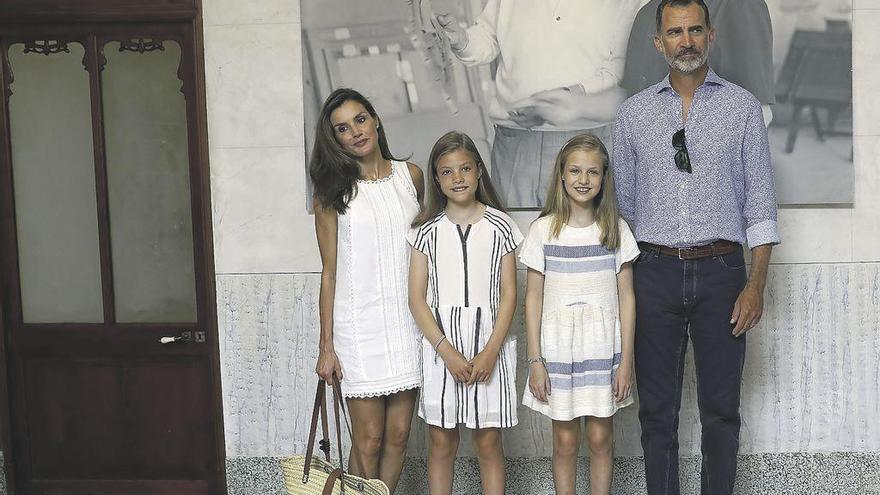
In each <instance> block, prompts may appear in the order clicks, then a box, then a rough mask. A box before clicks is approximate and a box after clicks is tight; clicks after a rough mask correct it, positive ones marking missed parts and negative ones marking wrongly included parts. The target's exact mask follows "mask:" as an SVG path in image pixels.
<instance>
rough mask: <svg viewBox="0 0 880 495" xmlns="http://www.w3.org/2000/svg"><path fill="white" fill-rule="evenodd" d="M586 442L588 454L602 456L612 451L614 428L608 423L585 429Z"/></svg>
mask: <svg viewBox="0 0 880 495" xmlns="http://www.w3.org/2000/svg"><path fill="white" fill-rule="evenodd" d="M587 444H588V445H589V447H590V455H593V456H602V455H611V454H613V453H614V430H613V429H612V428H611V427H610V424H609V425H602V426H598V425H596V426H595V427H592V428H589V429H588V430H587Z"/></svg>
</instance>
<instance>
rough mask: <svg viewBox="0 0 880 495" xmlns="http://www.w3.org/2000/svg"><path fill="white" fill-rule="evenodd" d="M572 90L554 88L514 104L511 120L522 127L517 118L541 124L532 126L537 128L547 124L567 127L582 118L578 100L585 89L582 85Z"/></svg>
mask: <svg viewBox="0 0 880 495" xmlns="http://www.w3.org/2000/svg"><path fill="white" fill-rule="evenodd" d="M575 88H577V89H571V88H554V89H548V90H545V91H539V92H537V93H535V94H533V95H532V96H529V97H528V98H525V99H523V100H520V101H518V102H516V103H514V109H513V110H512V111H511V112H510V118H511V120H513V121H514V122H516V123H517V124H518V125H522V124H521V123H520V122H519V121H518V120H517V118H515V117H518V118H520V119H522V120H526V118H528V119H531V120H533V121H536V122H539V123H537V124H532V125H531V126H525V125H522V126H523V127H526V128H529V127H535V126H537V125H541V124H543V123H545V122H547V123H549V124H551V125H556V126H559V125H566V124H570V123H572V122H574V121H575V120H577V119H579V118H580V110H579V109H580V107H579V106H578V98H579V97H581V96H583V88H581V87H580V85H577V86H575Z"/></svg>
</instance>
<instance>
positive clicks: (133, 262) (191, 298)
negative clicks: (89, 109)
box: [101, 39, 196, 322]
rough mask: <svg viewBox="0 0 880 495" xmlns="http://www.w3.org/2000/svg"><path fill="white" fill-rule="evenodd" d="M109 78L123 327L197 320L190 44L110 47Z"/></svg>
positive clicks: (107, 109) (107, 111)
mask: <svg viewBox="0 0 880 495" xmlns="http://www.w3.org/2000/svg"><path fill="white" fill-rule="evenodd" d="M103 52H104V56H105V57H106V60H107V64H106V66H105V68H104V70H103V72H102V74H101V81H102V91H103V95H102V97H103V103H104V133H105V142H106V144H105V146H106V149H107V182H108V189H109V204H110V239H111V246H112V257H113V287H114V292H115V303H116V306H115V308H116V320H117V321H119V322H194V321H196V295H195V275H194V268H193V267H194V265H193V235H192V217H191V215H192V211H191V204H190V181H189V157H188V152H187V125H186V103H185V100H184V97H183V94H182V93H181V92H180V89H181V85H182V82H181V81H180V79H178V76H177V69H178V65H179V63H180V58H181V50H180V45H179V44H178V43H176V42H174V41H162V42H157V41H154V40H143V39H141V40H133V41H131V42H126V43H120V42H116V41H114V42H110V43H107V44H105V45H104V47H103Z"/></svg>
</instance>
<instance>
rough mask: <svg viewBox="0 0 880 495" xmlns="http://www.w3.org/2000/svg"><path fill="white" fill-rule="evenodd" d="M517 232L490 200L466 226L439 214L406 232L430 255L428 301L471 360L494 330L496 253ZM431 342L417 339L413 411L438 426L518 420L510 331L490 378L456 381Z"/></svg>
mask: <svg viewBox="0 0 880 495" xmlns="http://www.w3.org/2000/svg"><path fill="white" fill-rule="evenodd" d="M522 239H523V236H522V233H521V232H520V231H519V228H518V227H517V226H516V223H514V222H513V220H511V218H510V217H509V216H507V215H506V214H504V213H503V212H501V211H499V210H496V209H495V208H492V207H489V206H487V207H486V211H485V213H484V214H483V217H482V218H481V219H480V220H479V221H477V222H476V223H474V224H472V225H468V226H459V225H456V224H454V223H452V221H450V220H449V218H448V217H447V216H446V215H445V213H444V214H440V215H438V216H437V217H435V218H434V219H433V220H430V221H428V222H427V223H425V224H424V225H422V226H421V227H418V228H416V229H413V230H411V231H410V233H409V236H408V240H409V242H410V244H411V245H412V246H413V247H414V248H415V249H417V250H419V251H421V252H423V253H425V254H426V255H427V256H428V291H427V302H428V306H429V307H430V308H431V310H432V311H433V312H434V318H435V319H436V320H437V324H438V325H439V327H440V330H441V331H442V332H443V333H444V335H446V338H447V339H448V340H449V342H450V343H451V344H452V345H453V346H454V347H455V348H456V349H458V351H459V352H461V353H462V355H463V356H464V357H465V359H468V360H470V359H473V358H474V356H476V355H477V354H478V353H479V352H480V351H481V350H482V349H483V348H484V347H485V346H486V343H487V342H488V341H489V337H491V335H492V331H493V329H494V324H495V318H496V316H497V313H498V306H499V304H500V300H501V258H502V257H503V256H504V255H506V254H508V253H511V252H512V251H514V250H515V249H516V247H517V246H518V245H519V244H520V242H522ZM431 344H432V343H431V342H428V340H427V339H425V338H422V378H423V381H422V393H421V399H420V400H419V416H420V417H421V418H423V419H424V420H425V422H427V423H428V424H429V425H434V426H439V427H442V428H455V427H456V426H458V425H460V424H461V425H464V426H466V427H468V428H475V429H476V428H499V427H500V428H507V427H511V426H514V425H516V423H517V417H516V406H517V399H516V397H517V391H516V335H514V334H513V333H509V334H508V336H507V339H506V340H505V342H504V344H502V346H501V351H500V352H499V354H498V360H497V361H496V364H495V369H494V370H493V371H492V375H491V376H490V377H489V380H488V381H486V382H482V383H475V384H473V385H470V386H468V385H466V384H461V383H456V382H455V379H453V377H452V375H451V374H450V373H449V370H447V369H446V366H445V365H444V363H443V359H441V358H440V357H439V356H436V355H435V353H434V349H433V347H432V345H431Z"/></svg>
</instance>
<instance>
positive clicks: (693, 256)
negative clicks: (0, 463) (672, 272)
mask: <svg viewBox="0 0 880 495" xmlns="http://www.w3.org/2000/svg"><path fill="white" fill-rule="evenodd" d="M639 249H641V250H642V251H644V252H649V253H660V254H662V255H664V256H673V257H675V258H678V259H680V260H698V259H700V258H708V257H710V256H721V255H725V254H730V253H733V252H735V251H738V250H742V244H740V243H738V242H733V241H726V240H720V241H715V242H713V243H711V244H706V245H704V246H692V247H687V248H672V247H668V246H661V245H659V244H651V243H650V242H640V243H639Z"/></svg>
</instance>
